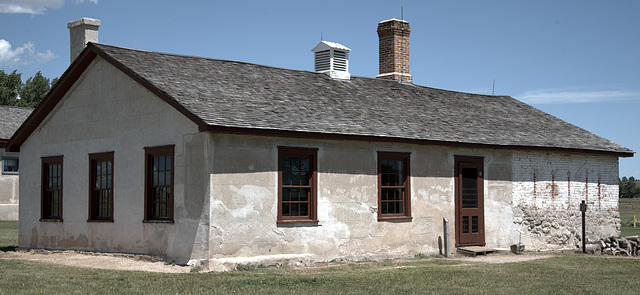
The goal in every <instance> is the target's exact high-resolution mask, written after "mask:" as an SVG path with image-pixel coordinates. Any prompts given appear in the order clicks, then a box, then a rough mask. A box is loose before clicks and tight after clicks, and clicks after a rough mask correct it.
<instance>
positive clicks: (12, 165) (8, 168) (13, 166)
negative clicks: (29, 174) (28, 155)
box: [2, 157, 20, 174]
mask: <svg viewBox="0 0 640 295" xmlns="http://www.w3.org/2000/svg"><path fill="white" fill-rule="evenodd" d="M19 164H20V162H19V160H18V157H2V174H18V168H19Z"/></svg>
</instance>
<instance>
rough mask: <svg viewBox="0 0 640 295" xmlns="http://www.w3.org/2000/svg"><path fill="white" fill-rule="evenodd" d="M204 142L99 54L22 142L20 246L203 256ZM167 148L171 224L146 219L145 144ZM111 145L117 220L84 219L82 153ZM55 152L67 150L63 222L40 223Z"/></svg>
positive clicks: (104, 149) (180, 117) (85, 190)
mask: <svg viewBox="0 0 640 295" xmlns="http://www.w3.org/2000/svg"><path fill="white" fill-rule="evenodd" d="M207 138H208V134H203V133H199V132H198V128H197V126H196V125H195V124H194V123H193V122H191V121H189V120H188V119H187V118H185V117H184V116H183V115H181V114H179V113H178V112H177V111H176V110H175V109H174V108H172V107H170V106H169V105H168V104H166V103H165V102H164V101H162V100H160V99H159V98H157V97H156V96H154V95H153V94H152V93H150V92H149V91H147V90H146V89H145V88H143V87H142V86H140V85H139V84H137V83H135V82H134V81H133V80H131V79H130V78H129V77H127V76H126V75H124V74H123V73H122V72H120V71H119V70H117V69H115V68H114V67H113V66H111V65H110V64H109V63H107V62H106V61H104V60H102V59H101V58H99V57H97V58H96V60H94V61H93V63H92V64H91V65H90V66H89V68H87V70H86V71H85V73H84V74H83V75H82V76H81V77H80V78H79V80H78V81H77V82H76V84H75V85H74V86H73V87H72V88H71V90H70V91H69V92H68V93H67V95H66V96H65V97H64V98H63V99H62V100H61V101H60V103H59V104H58V105H57V106H56V107H55V108H54V109H53V110H52V111H51V113H50V114H49V115H48V116H47V118H46V119H45V120H44V121H43V122H42V124H41V125H40V127H39V128H38V129H36V130H35V131H34V132H33V134H32V135H31V136H30V137H29V138H28V140H27V141H26V142H25V143H24V144H23V145H22V147H21V167H20V174H21V178H20V192H21V204H20V238H19V245H20V247H23V248H51V249H88V250H97V251H117V252H133V253H148V254H160V255H165V256H167V257H168V258H171V259H175V260H176V261H178V262H186V261H187V260H189V259H192V258H194V257H195V258H198V259H202V258H204V257H206V255H207V250H206V247H205V248H203V246H202V245H203V244H205V245H206V242H205V241H207V240H208V238H207V236H206V235H207V234H208V224H207V222H208V210H204V211H203V208H208V175H209V167H208V165H207V162H208V160H207V154H206V150H207V149H206V145H207V144H208V140H207ZM172 144H173V145H175V168H174V169H175V180H174V208H175V211H174V212H175V213H174V217H175V218H174V220H175V223H143V219H144V155H145V153H144V147H153V146H161V145H172ZM109 151H113V152H114V221H113V222H91V221H87V220H88V218H89V216H88V212H89V207H88V206H89V201H88V200H89V192H88V188H89V185H88V179H89V156H88V155H89V154H90V153H99V152H109ZM59 155H62V156H64V163H63V221H62V222H47V221H39V219H40V214H41V213H40V212H41V197H40V181H41V180H40V178H41V157H46V156H59ZM187 167H189V168H188V169H187ZM186 196H188V198H187V197H186ZM205 216H206V217H205ZM203 228H205V229H207V230H203ZM200 235H204V237H202V236H200ZM198 251H200V252H198Z"/></svg>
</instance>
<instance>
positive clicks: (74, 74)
mask: <svg viewBox="0 0 640 295" xmlns="http://www.w3.org/2000/svg"><path fill="white" fill-rule="evenodd" d="M96 56H100V57H101V58H103V59H104V60H106V61H107V62H109V63H110V64H112V65H113V66H115V67H116V68H118V69H119V70H120V71H122V72H123V73H125V74H126V75H127V76H129V77H131V78H132V79H133V80H134V81H136V82H138V83H139V84H140V85H142V86H143V87H145V88H146V89H148V90H149V91H151V92H152V93H153V94H155V95H156V96H158V97H159V98H161V99H162V100H164V101H165V102H167V103H168V104H169V105H171V106H172V107H174V108H175V109H176V110H178V111H179V112H180V113H182V114H183V115H185V116H186V117H187V118H189V119H190V120H191V121H193V122H194V123H195V124H196V125H198V127H199V129H200V130H204V129H206V125H207V124H206V123H205V122H204V121H203V120H202V119H201V118H199V117H198V116H196V115H194V114H193V113H191V112H189V111H188V110H187V109H186V108H184V107H183V106H182V105H180V104H179V103H178V102H177V101H175V100H174V99H172V98H171V97H170V96H169V95H167V94H166V93H165V92H163V91H161V90H160V89H158V88H157V87H155V86H154V85H153V84H151V83H150V82H149V81H147V80H145V79H143V78H142V77H140V76H139V75H137V74H136V73H135V72H133V71H132V70H131V69H129V68H127V67H126V66H124V65H123V64H122V63H120V62H118V61H117V60H116V59H114V58H113V57H111V56H110V55H108V54H107V53H105V52H104V51H102V50H101V49H100V48H98V47H97V46H95V45H93V44H92V43H88V44H87V47H85V49H84V50H83V51H82V52H81V53H80V55H79V56H78V58H76V59H75V60H74V62H73V63H72V64H71V65H70V66H69V68H67V70H66V71H65V72H64V73H63V74H62V76H61V77H60V79H59V80H58V83H56V85H54V87H53V88H52V89H51V90H50V91H49V93H47V95H46V96H45V98H44V99H43V100H42V102H40V103H39V104H38V106H36V108H35V109H34V110H33V112H32V113H31V114H30V115H29V117H28V118H27V119H26V120H25V121H24V122H23V123H22V125H20V127H19V128H18V129H17V130H16V132H15V133H14V134H13V136H12V137H11V138H10V139H9V141H8V142H7V144H6V145H5V149H6V150H7V151H8V152H19V151H20V146H21V145H22V144H23V143H24V142H25V141H26V140H27V138H28V137H29V136H30V135H31V133H33V131H34V130H35V129H36V128H37V127H38V126H39V125H40V123H42V121H43V120H44V119H45V118H46V116H47V115H48V114H49V113H50V112H51V111H52V110H53V108H54V107H55V106H56V105H57V104H58V102H60V100H61V99H62V98H63V97H64V95H65V94H66V93H67V92H68V91H69V89H71V87H72V86H73V84H74V83H75V82H76V81H77V80H78V78H79V77H80V76H81V75H82V73H84V71H85V70H86V69H87V67H89V65H90V64H91V62H93V60H94V59H95V57H96Z"/></svg>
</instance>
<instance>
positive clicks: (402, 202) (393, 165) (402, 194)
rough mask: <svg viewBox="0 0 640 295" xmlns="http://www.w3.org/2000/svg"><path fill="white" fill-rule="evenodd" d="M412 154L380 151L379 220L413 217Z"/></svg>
mask: <svg viewBox="0 0 640 295" xmlns="http://www.w3.org/2000/svg"><path fill="white" fill-rule="evenodd" d="M410 156H411V154H409V153H392V152H378V220H389V219H411V194H410V191H411V189H410V188H411V186H410V183H409V182H410V181H409V179H410V177H409V158H410Z"/></svg>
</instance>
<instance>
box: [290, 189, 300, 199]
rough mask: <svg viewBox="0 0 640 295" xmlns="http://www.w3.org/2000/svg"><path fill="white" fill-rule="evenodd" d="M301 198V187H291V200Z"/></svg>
mask: <svg viewBox="0 0 640 295" xmlns="http://www.w3.org/2000/svg"><path fill="white" fill-rule="evenodd" d="M299 200H300V189H297V188H292V189H291V201H299Z"/></svg>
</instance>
